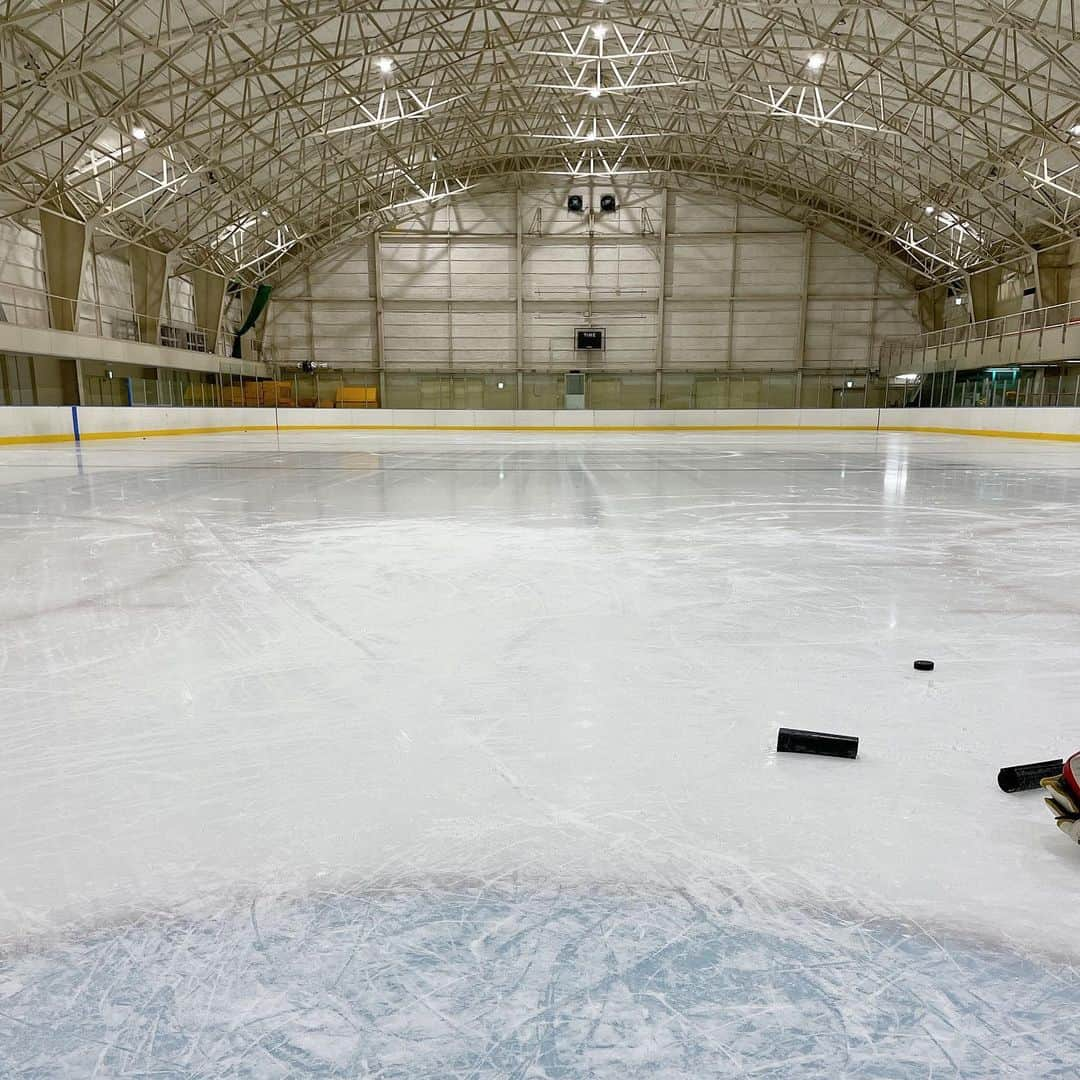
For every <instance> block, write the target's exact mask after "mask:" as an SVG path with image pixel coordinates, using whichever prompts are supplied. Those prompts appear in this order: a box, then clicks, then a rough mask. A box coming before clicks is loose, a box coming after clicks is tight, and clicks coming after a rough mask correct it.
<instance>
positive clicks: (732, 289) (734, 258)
mask: <svg viewBox="0 0 1080 1080" xmlns="http://www.w3.org/2000/svg"><path fill="white" fill-rule="evenodd" d="M733 218H734V220H733V221H732V224H731V281H730V283H729V284H728V309H727V314H728V324H727V368H728V371H730V370H731V367H732V364H733V363H734V360H735V357H734V356H732V355H731V354H732V353H733V352H734V350H735V293H736V291H737V285H736V278H737V277H738V273H739V203H738V200H736V202H735V208H734V212H733ZM727 390H728V404H729V405H730V404H731V379H730V378H729V379H728V385H727Z"/></svg>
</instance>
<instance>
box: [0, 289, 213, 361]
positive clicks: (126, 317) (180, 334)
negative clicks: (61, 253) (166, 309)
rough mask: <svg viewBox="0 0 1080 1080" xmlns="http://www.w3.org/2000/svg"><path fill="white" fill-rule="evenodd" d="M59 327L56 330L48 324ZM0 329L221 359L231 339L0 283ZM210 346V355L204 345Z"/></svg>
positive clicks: (128, 309) (183, 322)
mask: <svg viewBox="0 0 1080 1080" xmlns="http://www.w3.org/2000/svg"><path fill="white" fill-rule="evenodd" d="M57 322H62V323H64V324H66V325H65V326H62V327H58V326H55V325H54V323H57ZM0 323H11V324H13V325H15V326H23V327H28V328H33V329H38V330H48V329H53V330H57V329H61V330H65V331H67V330H70V332H72V333H79V334H89V335H90V336H92V337H104V338H113V339H115V340H119V341H137V342H141V343H142V344H144V345H160V346H163V347H165V348H170V349H184V350H186V351H188V352H202V353H206V352H211V351H213V352H214V353H218V354H223V353H225V352H226V350H227V348H228V347H231V345H232V334H231V333H228V332H227V331H224V330H221V331H219V329H218V328H216V327H214V328H211V327H207V326H199V325H198V324H197V323H195V322H192V321H191V320H188V319H183V318H172V317H169V316H166V317H164V318H157V317H153V316H149V315H142V314H139V313H137V312H136V311H135V310H134V307H133V306H113V305H110V304H99V303H95V302H94V301H93V300H86V299H84V300H73V299H71V298H70V297H66V296H59V295H57V294H55V293H48V292H43V291H42V290H41V289H33V288H30V287H29V286H24V285H11V284H8V283H6V282H4V283H0ZM211 343H213V344H214V348H213V350H211V349H210V344H211Z"/></svg>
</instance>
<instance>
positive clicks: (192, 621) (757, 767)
mask: <svg viewBox="0 0 1080 1080" xmlns="http://www.w3.org/2000/svg"><path fill="white" fill-rule="evenodd" d="M1078 546H1080V447H1072V446H1067V445H1055V444H1045V443H1037V442H1023V441H1011V440H1010V441H1004V440H1002V441H996V440H988V439H986V440H983V439H964V438H961V437H938V438H934V437H929V436H901V435H880V436H878V435H872V434H861V433H858V434H857V433H853V434H849V435H840V434H820V435H810V434H806V433H803V434H763V433H748V434H739V435H735V434H733V435H708V436H706V435H671V436H669V435H658V434H648V435H636V436H635V435H619V436H597V435H566V436H558V437H556V436H542V435H507V434H477V435H450V434H432V435H405V434H401V433H378V434H366V435H365V434H334V435H332V436H330V435H315V434H306V435H283V436H281V438H280V440H278V439H277V438H276V437H274V436H271V435H256V436H220V437H214V438H200V439H183V440H179V439H178V440H156V441H123V442H111V443H95V444H89V445H86V446H84V447H83V448H82V449H80V450H76V449H73V448H70V447H47V448H40V447H20V448H5V449H3V450H0V565H2V566H3V568H4V574H3V578H2V580H0V631H2V638H0V736H2V748H0V823H2V840H0V942H3V943H6V948H5V947H4V946H0V949H2V950H3V951H0V1075H3V1076H8V1075H11V1076H23V1075H27V1076H29V1075H34V1076H39V1075H40V1076H49V1077H53V1076H69V1075H70V1076H72V1077H78V1076H85V1075H90V1074H91V1071H92V1070H93V1069H97V1070H98V1075H100V1076H116V1075H143V1073H150V1072H151V1071H153V1070H157V1071H158V1072H160V1073H161V1074H163V1075H169V1076H174V1075H175V1076H207V1077H209V1076H224V1075H230V1076H233V1075H235V1076H274V1077H276V1076H308V1075H311V1076H364V1075H372V1076H402V1077H406V1076H408V1077H418V1076H433V1077H434V1076H459V1075H460V1076H477V1077H479V1076H485V1077H486V1076H511V1075H513V1076H520V1077H547V1076H551V1077H555V1076H593V1075H595V1076H613V1077H615V1076H617V1077H625V1076H638V1075H641V1076H650V1077H653V1076H665V1077H666V1076H706V1075H724V1076H728V1075H730V1076H744V1075H770V1076H787V1075H790V1076H819V1075H820V1076H822V1077H838V1076H867V1077H869V1076H873V1077H883V1076H897V1077H901V1076H903V1077H907V1076H931V1075H932V1076H935V1077H939V1076H952V1075H963V1076H987V1077H990V1076H1006V1075H1017V1076H1020V1075H1023V1076H1036V1075H1037V1076H1041V1077H1042V1076H1045V1077H1050V1076H1062V1077H1065V1076H1073V1075H1075V1068H1076V1066H1075V1062H1076V1061H1077V1060H1080V1034H1078V1030H1080V1021H1078V1020H1077V1017H1078V1016H1080V1008H1078V1006H1080V979H1078V978H1077V967H1078V966H1080V847H1077V846H1076V845H1070V844H1069V843H1068V841H1067V840H1066V839H1065V838H1064V837H1063V836H1062V834H1060V833H1059V832H1058V831H1057V830H1056V829H1054V828H1053V825H1052V821H1051V818H1050V815H1049V814H1048V813H1047V811H1046V810H1045V808H1044V807H1043V806H1042V803H1041V800H1040V798H1039V796H1038V794H1037V793H1027V794H1022V795H1013V796H1006V795H1003V794H1002V793H1001V792H1000V791H999V790H998V789H997V786H996V783H995V779H996V774H997V770H998V769H999V768H1000V767H1001V766H1002V765H1007V764H1016V763H1022V762H1029V761H1038V760H1043V759H1047V758H1055V757H1061V756H1063V755H1065V754H1067V753H1070V752H1072V751H1074V750H1076V749H1078V748H1080V712H1078V709H1077V704H1076V701H1077V689H1076V688H1077V685H1078V674H1080V559H1078V557H1077V550H1078ZM916 657H929V658H932V659H934V660H935V661H936V663H937V669H936V670H935V671H934V672H933V673H930V674H923V673H918V672H915V671H913V670H912V660H913V659H915V658H916ZM781 725H787V726H793V727H806V728H814V729H818V730H825V731H838V732H844V733H850V734H855V735H858V736H859V737H860V739H861V749H860V755H859V760H858V761H856V762H850V761H840V760H829V759H814V758H807V757H794V756H778V755H777V754H775V753H774V747H775V739H776V730H777V728H778V726H781ZM72 1002H75V1003H76V1004H75V1005H74V1006H73V1005H72ZM140 1069H141V1070H143V1072H140V1071H139V1070H140ZM34 1070H38V1071H34ZM125 1070H126V1071H125ZM170 1070H172V1071H170Z"/></svg>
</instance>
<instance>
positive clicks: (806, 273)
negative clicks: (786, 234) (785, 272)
mask: <svg viewBox="0 0 1080 1080" xmlns="http://www.w3.org/2000/svg"><path fill="white" fill-rule="evenodd" d="M813 251H814V233H813V230H812V229H804V230H803V250H802V283H801V285H800V288H801V290H802V292H801V295H800V296H799V325H798V331H797V337H796V342H795V365H796V370H797V372H798V379H797V383H798V388H799V401H798V404H800V405H801V404H802V373H803V368H805V367H806V324H807V317H808V315H809V311H810V266H811V263H810V260H811V258H812V256H813ZM875 289H876V286H875ZM829 367H830V368H831V367H832V355H831V354H830V356H829Z"/></svg>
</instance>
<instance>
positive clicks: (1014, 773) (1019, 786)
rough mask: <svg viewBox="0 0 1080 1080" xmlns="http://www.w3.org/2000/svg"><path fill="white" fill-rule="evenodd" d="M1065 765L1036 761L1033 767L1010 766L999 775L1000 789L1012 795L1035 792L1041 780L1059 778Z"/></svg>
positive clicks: (1055, 762)
mask: <svg viewBox="0 0 1080 1080" xmlns="http://www.w3.org/2000/svg"><path fill="white" fill-rule="evenodd" d="M1064 764H1065V763H1064V762H1063V761H1062V760H1061V759H1060V758H1058V759H1057V760H1056V761H1036V762H1034V763H1033V764H1031V765H1009V766H1007V767H1006V768H1004V769H1002V770H1001V772H999V773H998V787H999V788H1001V790H1002V791H1007V792H1009V793H1010V794H1011V793H1012V792H1014V791H1033V790H1034V789H1035V788H1037V787H1038V786H1039V781H1040V780H1045V779H1046V778H1047V777H1048V776H1059V775H1060V774H1061V768H1062V766H1063V765H1064Z"/></svg>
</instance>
